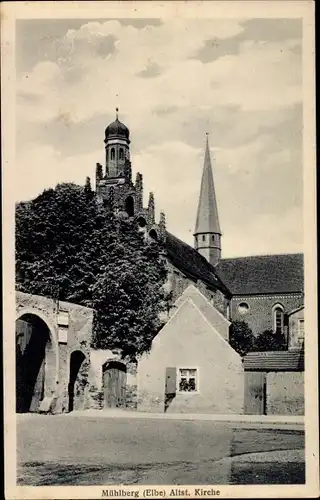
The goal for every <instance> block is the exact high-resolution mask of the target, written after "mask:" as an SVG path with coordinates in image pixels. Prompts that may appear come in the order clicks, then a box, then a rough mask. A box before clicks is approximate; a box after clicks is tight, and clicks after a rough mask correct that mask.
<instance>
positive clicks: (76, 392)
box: [68, 351, 86, 412]
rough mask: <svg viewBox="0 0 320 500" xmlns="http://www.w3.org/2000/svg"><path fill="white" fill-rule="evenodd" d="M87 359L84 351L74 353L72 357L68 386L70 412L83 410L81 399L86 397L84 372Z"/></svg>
mask: <svg viewBox="0 0 320 500" xmlns="http://www.w3.org/2000/svg"><path fill="white" fill-rule="evenodd" d="M85 360H86V357H85V355H84V354H83V352H82V351H73V352H72V353H71V356H70V375H69V384H68V400H69V403H68V411H69V412H70V411H73V410H78V409H80V408H81V403H82V401H81V399H82V398H83V396H84V386H83V378H82V375H83V373H82V372H83V371H84V368H86V366H85Z"/></svg>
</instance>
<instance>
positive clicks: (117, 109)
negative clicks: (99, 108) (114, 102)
mask: <svg viewBox="0 0 320 500" xmlns="http://www.w3.org/2000/svg"><path fill="white" fill-rule="evenodd" d="M118 111H119V108H116V119H117V120H118Z"/></svg>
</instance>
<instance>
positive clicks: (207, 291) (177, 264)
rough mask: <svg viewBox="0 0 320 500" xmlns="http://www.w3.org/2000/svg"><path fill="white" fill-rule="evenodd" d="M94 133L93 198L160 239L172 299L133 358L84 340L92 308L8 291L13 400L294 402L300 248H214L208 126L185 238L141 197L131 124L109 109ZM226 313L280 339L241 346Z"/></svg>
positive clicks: (292, 410)
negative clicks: (97, 148)
mask: <svg viewBox="0 0 320 500" xmlns="http://www.w3.org/2000/svg"><path fill="white" fill-rule="evenodd" d="M104 144H105V165H101V164H97V165H96V188H95V189H96V200H97V203H99V204H101V205H102V206H106V207H108V206H109V207H112V210H114V212H115V213H118V214H120V213H122V214H123V213H125V214H126V215H127V217H132V218H134V219H135V220H136V221H137V225H138V228H139V231H141V232H142V233H143V234H144V237H145V238H146V239H148V238H150V239H153V240H157V241H159V242H161V244H162V248H163V253H164V256H165V260H166V265H167V271H168V274H167V283H166V284H165V287H166V290H167V291H168V292H171V294H170V295H171V304H170V307H169V308H168V310H167V312H166V313H164V314H163V317H162V318H161V320H162V327H161V329H160V330H159V332H158V333H157V335H156V336H155V337H154V339H153V341H152V345H151V348H150V350H149V351H148V352H145V353H144V354H143V355H141V356H140V357H139V358H138V359H137V360H136V362H133V361H132V360H126V359H123V357H122V353H121V352H120V351H117V352H115V351H111V350H108V349H105V350H102V349H93V348H92V347H91V335H92V321H93V313H94V312H93V310H91V309H89V308H86V307H82V306H79V305H77V304H70V303H64V302H58V303H56V301H54V300H53V299H49V298H48V297H42V296H36V295H31V294H24V293H20V292H17V294H16V309H17V311H16V339H17V352H16V363H17V367H16V382H17V388H16V403H17V411H18V412H26V411H35V412H44V413H63V412H68V411H73V410H84V409H91V408H93V409H110V408H119V409H135V410H138V411H146V412H156V413H163V412H168V413H202V414H206V413H211V414H237V415H239V414H243V413H249V414H270V413H278V414H297V413H298V414H302V413H303V411H304V409H303V405H304V376H303V370H304V365H303V363H304V358H303V345H304V294H303V290H304V284H303V255H302V254H288V255H264V256H252V257H250V256H249V257H239V258H232V259H230V258H227V259H224V258H223V257H222V251H223V236H222V230H221V226H220V221H219V214H218V204H217V198H216V194H215V185H214V176H213V171H212V164H211V156H210V148H209V141H208V137H207V138H206V146H205V155H204V165H203V173H202V180H201V186H200V194H199V203H198V211H197V214H195V215H196V217H195V219H196V221H195V230H194V247H191V246H190V245H188V244H186V243H185V242H183V241H182V240H180V239H179V238H177V237H176V236H174V235H173V234H171V233H170V232H169V231H167V229H166V220H165V214H164V213H161V214H160V218H159V220H156V218H155V198H154V195H153V193H150V194H149V197H148V204H147V206H144V203H143V199H144V197H143V192H144V186H143V178H142V175H141V174H140V173H137V175H136V178H135V181H133V179H132V170H131V158H130V132H129V129H128V127H127V126H126V125H124V124H123V123H121V122H120V120H119V118H118V110H117V115H116V119H115V121H114V122H112V123H111V124H110V125H108V126H107V128H106V129H105V136H104ZM235 320H244V321H245V322H246V323H247V324H248V325H249V327H250V328H251V329H252V331H253V333H254V335H259V334H260V333H262V332H263V331H265V330H269V331H271V332H273V333H281V334H282V336H283V338H285V343H286V345H285V346H284V347H285V350H284V351H281V352H280V351H279V352H268V353H265V352H263V353H259V352H258V353H257V352H255V353H254V352H252V353H249V354H248V355H247V356H245V357H244V358H241V356H240V355H239V354H238V353H237V352H236V351H235V350H234V349H233V348H232V347H231V345H230V343H229V331H230V325H231V323H232V322H233V321H235ZM261 354H263V356H261ZM31 358H32V359H33V358H35V359H36V360H37V364H35V363H34V362H33V363H31V362H30V359H31ZM293 372H295V373H293ZM26 375H27V376H26Z"/></svg>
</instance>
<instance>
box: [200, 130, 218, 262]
mask: <svg viewBox="0 0 320 500" xmlns="http://www.w3.org/2000/svg"><path fill="white" fill-rule="evenodd" d="M194 239H195V242H194V243H195V249H196V250H198V252H199V253H200V254H201V255H203V256H204V257H205V258H206V259H207V261H208V262H210V264H212V265H214V266H215V265H216V264H218V262H219V260H220V257H221V229H220V223H219V216H218V208H217V200H216V194H215V189H214V182H213V175H212V167H211V158H210V149H209V140H208V134H207V137H206V149H205V155H204V166H203V173H202V180H201V189H200V197H199V204H198V213H197V220H196V227H195V231H194Z"/></svg>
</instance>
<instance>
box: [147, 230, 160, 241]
mask: <svg viewBox="0 0 320 500" xmlns="http://www.w3.org/2000/svg"><path fill="white" fill-rule="evenodd" d="M149 236H150V238H151V239H152V240H154V241H158V233H157V231H156V230H155V229H151V231H149Z"/></svg>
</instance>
